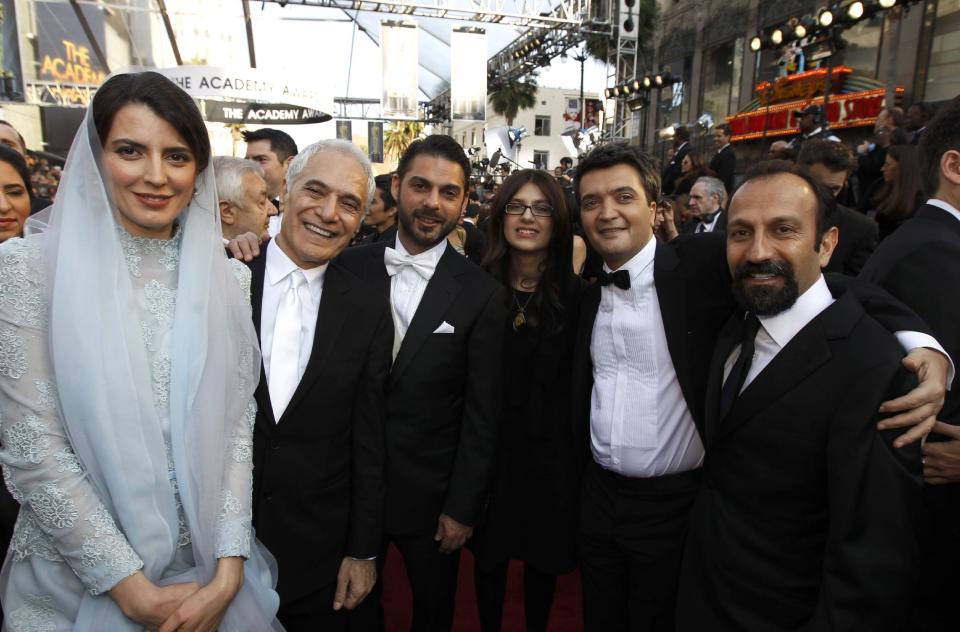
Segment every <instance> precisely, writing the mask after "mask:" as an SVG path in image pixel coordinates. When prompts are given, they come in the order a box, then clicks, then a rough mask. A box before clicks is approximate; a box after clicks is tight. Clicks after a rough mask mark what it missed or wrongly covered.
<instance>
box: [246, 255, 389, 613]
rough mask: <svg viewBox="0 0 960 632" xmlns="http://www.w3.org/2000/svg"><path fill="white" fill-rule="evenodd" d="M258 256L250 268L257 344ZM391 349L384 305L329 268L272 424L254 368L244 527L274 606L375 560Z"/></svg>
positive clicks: (261, 260)
mask: <svg viewBox="0 0 960 632" xmlns="http://www.w3.org/2000/svg"><path fill="white" fill-rule="evenodd" d="M266 252H267V251H266V249H264V250H263V251H262V252H261V254H260V256H259V257H257V258H256V259H254V260H253V262H251V263H250V268H251V270H252V272H253V285H252V294H253V319H254V325H255V326H256V329H257V334H258V336H259V334H260V311H261V305H262V300H263V284H264V273H265V263H266ZM392 345H393V320H392V319H391V317H390V308H389V305H387V303H386V301H384V300H383V297H382V296H380V295H379V294H376V293H373V292H369V291H367V290H366V288H365V287H364V285H363V283H362V282H361V281H360V280H359V279H358V278H356V277H355V276H354V275H353V274H351V273H350V272H348V271H346V270H345V269H344V268H343V266H341V265H340V264H339V263H338V262H337V261H336V260H334V261H332V262H331V263H330V265H329V267H328V268H327V271H326V272H325V274H324V279H323V291H322V293H321V296H320V308H319V313H318V314H317V325H316V333H315V335H314V339H313V351H312V352H311V354H310V360H309V362H308V364H307V367H306V369H305V371H304V374H303V377H302V378H301V380H300V384H299V386H298V387H297V390H296V391H295V392H294V394H293V398H292V399H291V400H290V403H289V404H288V405H287V408H286V409H285V410H284V413H283V417H281V419H280V421H279V423H277V422H276V421H275V420H274V416H273V406H272V405H271V403H270V392H269V389H268V386H267V379H266V376H265V375H264V373H263V369H262V367H261V373H260V385H259V386H258V387H257V391H256V399H257V408H258V411H257V421H256V427H255V429H254V441H253V450H254V452H253V464H254V467H253V487H254V489H253V499H254V500H253V519H254V527H255V528H256V532H257V537H258V538H260V540H261V541H262V542H263V543H264V544H265V545H266V546H267V548H268V549H269V550H270V552H271V553H273V555H274V556H275V557H276V558H277V563H278V566H279V585H278V586H277V589H278V592H279V593H280V599H281V602H283V603H286V602H290V601H293V600H296V599H297V598H298V597H301V596H303V595H305V594H308V593H310V592H313V591H315V590H318V589H319V588H321V587H323V586H326V585H328V584H330V583H331V582H334V581H336V578H337V571H338V569H339V567H340V562H341V560H342V559H343V557H344V556H348V555H349V556H353V557H358V558H369V557H375V556H376V555H377V554H378V552H379V548H380V542H381V539H382V537H383V502H384V452H385V448H384V415H385V392H386V383H387V376H388V372H389V370H390V355H391V349H392Z"/></svg>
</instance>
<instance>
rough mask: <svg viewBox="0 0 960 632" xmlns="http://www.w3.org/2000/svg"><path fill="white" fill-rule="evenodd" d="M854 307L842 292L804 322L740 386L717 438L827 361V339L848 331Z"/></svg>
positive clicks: (741, 423) (735, 427) (794, 385)
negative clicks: (769, 358) (773, 355)
mask: <svg viewBox="0 0 960 632" xmlns="http://www.w3.org/2000/svg"><path fill="white" fill-rule="evenodd" d="M857 310H859V312H860V313H861V314H862V308H860V306H859V304H857V303H856V301H855V300H854V299H853V298H851V297H850V296H849V295H844V296H843V297H841V298H840V299H839V300H838V301H837V302H836V303H834V304H833V305H831V306H830V307H828V308H827V309H826V310H824V312H822V313H821V314H820V315H818V316H817V317H816V318H814V319H813V320H812V321H810V322H809V323H807V325H806V327H804V328H803V329H801V330H800V332H799V333H798V334H797V335H796V336H794V337H793V339H792V340H791V341H790V342H788V343H787V346H786V347H784V348H783V349H781V350H780V352H779V353H778V354H777V355H776V357H774V358H773V360H772V361H771V362H770V364H768V365H767V366H766V368H764V369H763V371H761V372H760V374H759V375H758V376H757V377H756V378H755V379H754V380H753V382H751V383H750V384H749V385H748V386H747V388H745V389H744V390H743V392H742V393H741V394H740V397H739V398H738V399H737V400H736V401H735V402H734V404H733V407H732V408H731V409H730V413H729V414H728V415H727V417H726V418H725V419H723V420H722V421H721V423H720V428H719V432H718V435H717V436H718V438H719V437H722V436H724V435H727V434H729V433H731V432H733V431H734V430H736V429H737V428H738V427H740V426H741V425H743V424H744V423H745V422H747V421H749V420H750V419H752V418H753V417H755V416H756V415H758V414H759V413H761V412H763V411H764V410H766V409H767V408H768V407H769V406H771V405H772V404H774V403H776V402H777V401H778V400H780V399H781V398H782V397H783V396H784V395H785V394H786V393H788V392H789V391H791V390H792V389H794V388H796V386H797V384H800V383H801V382H803V380H804V379H806V377H807V376H808V375H810V374H811V373H813V372H814V371H815V370H816V369H818V368H819V367H820V366H821V365H822V364H823V363H825V362H827V361H828V360H829V359H830V357H831V353H830V344H829V342H828V340H829V339H831V338H837V337H842V336H844V335H846V334H848V333H849V329H850V328H851V327H852V326H853V324H855V322H856V317H857Z"/></svg>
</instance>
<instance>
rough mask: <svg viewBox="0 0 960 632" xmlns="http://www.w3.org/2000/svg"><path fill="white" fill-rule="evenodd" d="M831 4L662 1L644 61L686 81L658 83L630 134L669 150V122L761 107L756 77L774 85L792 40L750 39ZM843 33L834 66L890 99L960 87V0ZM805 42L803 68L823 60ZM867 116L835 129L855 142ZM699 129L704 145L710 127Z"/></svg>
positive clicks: (904, 10) (890, 14) (901, 11)
mask: <svg viewBox="0 0 960 632" xmlns="http://www.w3.org/2000/svg"><path fill="white" fill-rule="evenodd" d="M847 4H849V2H844V3H843V7H841V10H843V9H845V7H846V5H847ZM865 4H867V5H868V6H869V4H870V2H869V1H868V2H866V3H865ZM827 6H828V3H826V2H823V1H822V0H660V17H659V26H658V28H657V32H656V36H655V40H654V41H653V42H650V43H649V44H648V45H647V46H646V49H647V54H646V55H645V56H644V58H646V59H650V60H651V63H650V65H649V67H647V68H643V67H642V65H641V68H640V70H641V71H645V72H650V73H654V72H665V71H669V72H670V73H671V74H672V75H673V76H674V77H676V78H678V79H679V82H678V83H676V84H675V85H673V86H672V87H671V88H665V89H663V90H659V91H653V92H651V93H650V101H651V106H650V107H648V108H645V109H643V110H640V111H637V112H633V113H632V114H631V116H632V117H634V119H635V120H633V121H631V123H632V124H631V125H629V126H628V129H629V130H631V131H632V133H631V134H630V137H631V139H632V140H633V141H634V142H638V143H640V144H643V145H646V146H648V147H652V148H656V149H659V150H662V149H663V147H664V146H665V144H667V141H666V140H665V139H664V138H663V137H664V136H668V134H665V133H663V132H664V130H665V129H666V128H668V127H669V126H671V125H678V124H683V125H692V124H695V123H696V121H697V120H698V119H700V118H701V116H703V115H704V114H709V115H710V118H711V119H712V120H713V122H714V123H720V122H724V121H725V120H727V117H730V116H734V115H736V114H738V113H741V112H744V111H748V110H750V109H751V107H753V108H755V107H756V105H757V104H756V100H757V99H758V97H762V96H763V95H762V94H759V93H758V91H757V89H756V86H757V85H758V84H762V83H763V82H767V85H770V84H773V83H774V82H775V81H776V79H777V78H778V77H779V76H781V75H782V74H783V70H782V69H783V66H784V63H789V62H788V61H787V60H785V59H784V57H785V56H784V48H785V46H782V47H779V48H764V49H762V50H760V51H759V52H754V51H752V50H751V49H750V45H749V44H750V40H751V38H753V37H754V36H755V35H757V34H758V33H769V32H770V31H771V30H772V29H773V28H775V27H777V26H781V25H784V24H787V23H788V22H789V20H790V19H791V18H798V19H799V18H802V17H803V16H815V15H816V14H817V12H818V11H819V10H820V9H823V8H825V7H827ZM841 36H842V42H841V43H840V48H839V49H838V50H837V51H836V53H835V54H834V55H833V60H832V62H831V63H832V64H833V66H842V67H845V68H848V69H849V70H850V72H849V74H848V77H849V78H848V81H857V82H859V83H858V84H857V85H859V86H860V87H861V88H866V87H869V86H873V87H875V88H877V87H878V88H883V89H884V92H885V97H886V100H887V101H889V100H890V99H891V98H894V99H895V100H896V102H897V103H898V104H899V105H903V106H907V105H909V104H911V103H914V102H917V101H924V102H927V103H931V104H933V105H936V104H937V103H940V102H944V101H946V100H949V99H952V98H953V97H955V96H957V95H958V94H960V0H925V1H921V2H917V3H914V4H908V5H905V6H898V7H895V8H894V9H890V10H883V11H878V12H876V13H875V14H873V15H872V17H868V18H866V19H864V20H862V21H860V22H858V23H856V24H855V25H853V26H851V27H849V28H845V29H844V30H843V31H842V34H841ZM792 39H793V38H788V39H787V40H786V41H784V44H785V45H787V44H789V43H790V42H791V40H792ZM803 50H806V51H807V53H808V54H807V59H804V63H805V64H806V68H810V67H812V66H816V65H817V64H818V62H819V63H825V62H823V58H822V57H821V58H819V59H817V56H818V55H819V54H820V53H818V52H817V51H816V50H815V49H814V50H813V51H812V52H811V51H809V50H807V49H806V48H805V49H803ZM811 57H812V58H811ZM821 93H822V91H821ZM818 96H819V95H818ZM816 98H818V97H817V96H811V97H810V98H809V99H807V100H808V101H813V100H814V99H816ZM819 98H822V96H819ZM844 107H845V108H846V109H850V108H852V107H853V106H849V107H848V106H844ZM845 111H846V110H844V112H845ZM644 117H645V118H644ZM864 118H865V120H863V121H858V123H857V124H856V125H854V124H851V125H849V126H847V128H845V129H838V135H840V136H841V138H844V140H850V141H851V142H855V141H856V140H858V139H859V138H862V137H864V136H865V135H866V134H867V133H868V130H869V125H870V124H871V123H872V120H867V119H869V118H870V117H864ZM788 122H789V123H793V121H792V119H789V120H788ZM642 123H646V124H645V125H643V124H642ZM861 123H862V124H861ZM701 129H702V126H701ZM643 130H645V132H646V133H645V134H644V133H643ZM701 136H702V139H701V140H702V142H703V143H704V144H706V142H707V139H706V134H705V133H704V134H701ZM767 139H768V136H766V135H764V136H761V138H760V139H758V138H750V139H747V140H742V141H740V143H739V144H740V145H742V146H744V149H745V150H747V151H748V152H749V151H750V150H751V146H753V145H757V144H758V141H763V142H766V141H767Z"/></svg>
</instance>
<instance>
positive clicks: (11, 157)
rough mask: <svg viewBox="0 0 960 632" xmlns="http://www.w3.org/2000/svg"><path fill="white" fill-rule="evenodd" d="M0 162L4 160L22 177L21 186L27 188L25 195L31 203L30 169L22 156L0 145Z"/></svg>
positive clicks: (32, 195) (32, 196)
mask: <svg viewBox="0 0 960 632" xmlns="http://www.w3.org/2000/svg"><path fill="white" fill-rule="evenodd" d="M0 162H5V163H7V164H8V165H10V166H11V167H13V170H14V171H16V172H17V174H18V175H19V176H20V178H21V179H23V186H24V187H25V188H26V189H27V196H29V198H30V202H31V204H32V203H33V198H34V197H35V196H34V194H33V184H32V183H31V181H30V169H29V167H27V163H26V161H24V159H23V156H21V155H20V154H19V153H17V152H16V151H15V150H13V149H11V148H10V147H7V146H6V145H0Z"/></svg>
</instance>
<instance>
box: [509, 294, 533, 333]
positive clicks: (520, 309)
mask: <svg viewBox="0 0 960 632" xmlns="http://www.w3.org/2000/svg"><path fill="white" fill-rule="evenodd" d="M532 299H533V294H530V296H528V297H527V300H526V301H524V302H523V305H521V304H520V300H519V299H518V298H517V293H516V292H514V293H513V302H514V303H516V305H517V314H516V316H514V317H513V330H514V331H520V329H522V328H523V327H524V325H526V324H527V315H526V311H527V306H528V305H529V304H530V301H531V300H532Z"/></svg>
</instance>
